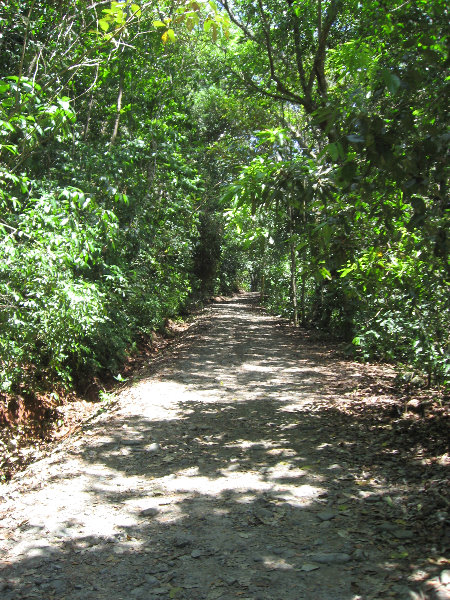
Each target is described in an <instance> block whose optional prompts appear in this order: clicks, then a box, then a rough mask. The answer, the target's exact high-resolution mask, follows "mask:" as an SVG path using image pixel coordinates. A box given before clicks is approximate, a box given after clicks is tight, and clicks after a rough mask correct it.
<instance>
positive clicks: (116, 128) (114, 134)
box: [109, 69, 123, 146]
mask: <svg viewBox="0 0 450 600" xmlns="http://www.w3.org/2000/svg"><path fill="white" fill-rule="evenodd" d="M122 96H123V70H122V69H120V73H119V93H118V95H117V112H116V120H115V122H114V129H113V132H112V136H111V141H110V142H109V145H110V146H113V145H114V143H115V141H116V138H117V134H118V132H119V123H120V111H121V110H122Z"/></svg>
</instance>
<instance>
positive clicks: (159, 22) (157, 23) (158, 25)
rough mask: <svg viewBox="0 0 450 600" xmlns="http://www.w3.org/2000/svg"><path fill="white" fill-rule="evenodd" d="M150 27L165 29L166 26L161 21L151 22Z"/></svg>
mask: <svg viewBox="0 0 450 600" xmlns="http://www.w3.org/2000/svg"><path fill="white" fill-rule="evenodd" d="M152 25H153V27H167V25H166V24H165V23H163V22H162V21H153V23H152Z"/></svg>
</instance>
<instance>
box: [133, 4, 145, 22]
mask: <svg viewBox="0 0 450 600" xmlns="http://www.w3.org/2000/svg"><path fill="white" fill-rule="evenodd" d="M130 8H131V12H132V13H133V15H134V16H135V17H137V18H138V19H139V18H140V17H141V15H142V11H141V9H140V7H139V6H138V5H137V4H132V5H131V7H130Z"/></svg>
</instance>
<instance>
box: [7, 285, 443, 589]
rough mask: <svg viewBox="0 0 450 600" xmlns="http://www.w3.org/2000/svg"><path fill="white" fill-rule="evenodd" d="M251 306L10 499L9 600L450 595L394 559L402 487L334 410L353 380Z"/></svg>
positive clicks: (213, 318)
mask: <svg viewBox="0 0 450 600" xmlns="http://www.w3.org/2000/svg"><path fill="white" fill-rule="evenodd" d="M254 301H255V297H254V296H252V295H250V294H249V295H245V296H242V297H239V298H237V299H233V300H229V301H227V302H224V303H222V304H216V305H214V306H212V307H211V308H210V310H209V311H207V312H206V314H205V315H204V316H203V319H201V320H200V324H199V326H197V327H193V328H192V329H191V330H190V331H189V332H188V334H187V335H185V336H184V337H183V339H182V341H181V343H179V344H178V345H177V346H175V348H174V349H173V351H172V355H171V356H170V357H168V358H167V359H166V360H164V361H163V363H162V364H161V365H160V366H159V367H158V368H156V369H155V368H152V369H151V372H145V371H144V372H142V373H140V374H139V375H138V376H137V377H136V378H135V380H134V381H133V382H131V383H130V385H129V386H128V387H127V388H126V389H125V390H124V391H123V392H122V393H121V395H120V399H119V402H118V404H117V405H116V407H115V408H114V409H112V410H111V411H110V412H107V413H104V414H101V415H99V416H98V417H96V418H95V419H93V420H92V422H90V423H89V424H87V425H86V427H85V428H84V432H83V435H79V436H78V437H77V436H74V437H73V438H71V439H69V440H66V441H65V442H64V443H63V444H61V446H60V447H59V448H58V450H57V451H56V452H55V453H54V454H53V455H52V456H50V457H48V458H46V459H44V460H43V461H40V462H39V463H36V464H34V465H33V466H31V467H30V468H29V469H28V470H27V471H26V472H25V473H23V474H22V475H20V476H19V477H17V479H16V480H15V481H14V482H13V483H11V484H10V485H9V486H5V490H4V492H3V494H4V497H5V502H4V506H5V508H4V521H3V529H0V533H1V532H2V531H4V532H5V534H4V535H3V536H1V537H0V542H1V547H2V548H3V549H2V553H3V559H4V564H5V566H4V567H3V569H2V576H3V583H0V589H2V592H1V593H2V598H3V600H12V599H16V598H61V599H62V598H64V599H66V600H78V599H80V600H81V599H83V600H84V599H103V598H105V599H106V598H108V599H109V600H120V599H124V600H125V599H127V600H128V599H129V598H137V599H140V598H142V599H145V600H152V599H156V598H158V599H163V600H166V599H169V598H179V599H185V600H188V599H189V600H201V599H207V600H209V599H211V600H213V599H223V600H234V599H239V598H251V599H252V600H258V599H259V600H301V599H305V600H357V599H361V600H366V599H367V600H370V599H376V598H398V599H400V600H403V599H405V600H407V599H414V598H436V599H439V600H441V599H443V598H444V595H443V594H444V592H445V590H444V586H442V585H440V583H439V581H438V582H437V583H436V582H435V583H434V584H433V580H431V581H429V582H428V587H427V588H426V591H422V592H419V589H420V586H421V581H420V577H419V576H418V575H417V569H415V568H414V566H413V565H412V564H409V563H408V562H405V561H404V560H403V562H402V554H403V558H404V557H405V553H406V556H408V552H410V551H411V550H410V547H411V543H412V537H413V533H412V531H411V529H410V528H409V527H407V526H406V525H405V521H404V519H402V517H404V515H402V512H401V510H400V509H397V508H396V506H395V494H396V493H397V492H398V493H403V494H405V493H406V494H407V493H408V492H407V483H408V482H407V478H408V474H407V472H406V475H405V477H404V478H403V481H402V482H400V481H394V480H393V479H389V476H386V473H385V467H386V462H385V460H384V456H383V448H382V447H381V446H380V445H379V442H378V441H377V439H376V436H372V437H370V438H369V437H368V435H367V434H368V431H367V425H366V423H365V422H364V420H363V419H362V420H361V421H360V422H354V421H353V422H352V421H350V420H348V419H347V418H346V416H345V414H343V413H341V412H340V411H339V407H338V406H337V403H338V402H339V399H340V398H342V397H343V396H345V395H349V394H351V393H352V392H353V389H354V381H355V379H354V378H355V377H357V376H358V372H359V367H358V365H354V364H352V363H350V362H345V361H340V360H338V359H337V358H335V357H333V355H332V354H330V353H329V352H328V351H327V349H324V348H321V347H320V345H318V344H311V343H303V344H300V343H299V341H298V338H296V337H291V336H289V335H287V334H286V332H285V330H284V329H283V327H281V325H280V324H279V323H278V322H277V320H276V319H273V318H271V317H269V316H266V315H264V314H262V313H260V312H258V311H257V310H256V309H255V308H254ZM371 445H374V447H375V448H376V450H374V452H373V453H372V455H371V456H372V458H371V464H370V465H367V464H365V462H364V461H365V456H366V450H367V447H370V446H371ZM411 477H412V480H413V479H414V476H413V474H412V473H411ZM387 498H389V499H390V503H389V501H387ZM392 498H394V500H392ZM392 540H395V543H394V544H392ZM432 574H433V573H431V575H432ZM427 577H428V575H427ZM423 590H425V588H423ZM419 593H421V594H423V596H419V595H417V596H414V594H419ZM425 594H426V595H425Z"/></svg>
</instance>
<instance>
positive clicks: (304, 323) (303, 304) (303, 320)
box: [300, 269, 306, 327]
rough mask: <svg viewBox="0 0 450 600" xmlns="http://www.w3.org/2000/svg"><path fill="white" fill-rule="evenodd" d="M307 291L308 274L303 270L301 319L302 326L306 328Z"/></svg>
mask: <svg viewBox="0 0 450 600" xmlns="http://www.w3.org/2000/svg"><path fill="white" fill-rule="evenodd" d="M305 291H306V273H305V272H304V269H303V270H302V286H301V288H300V317H301V321H300V322H301V324H302V326H303V327H304V326H305V325H306V311H305Z"/></svg>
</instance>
